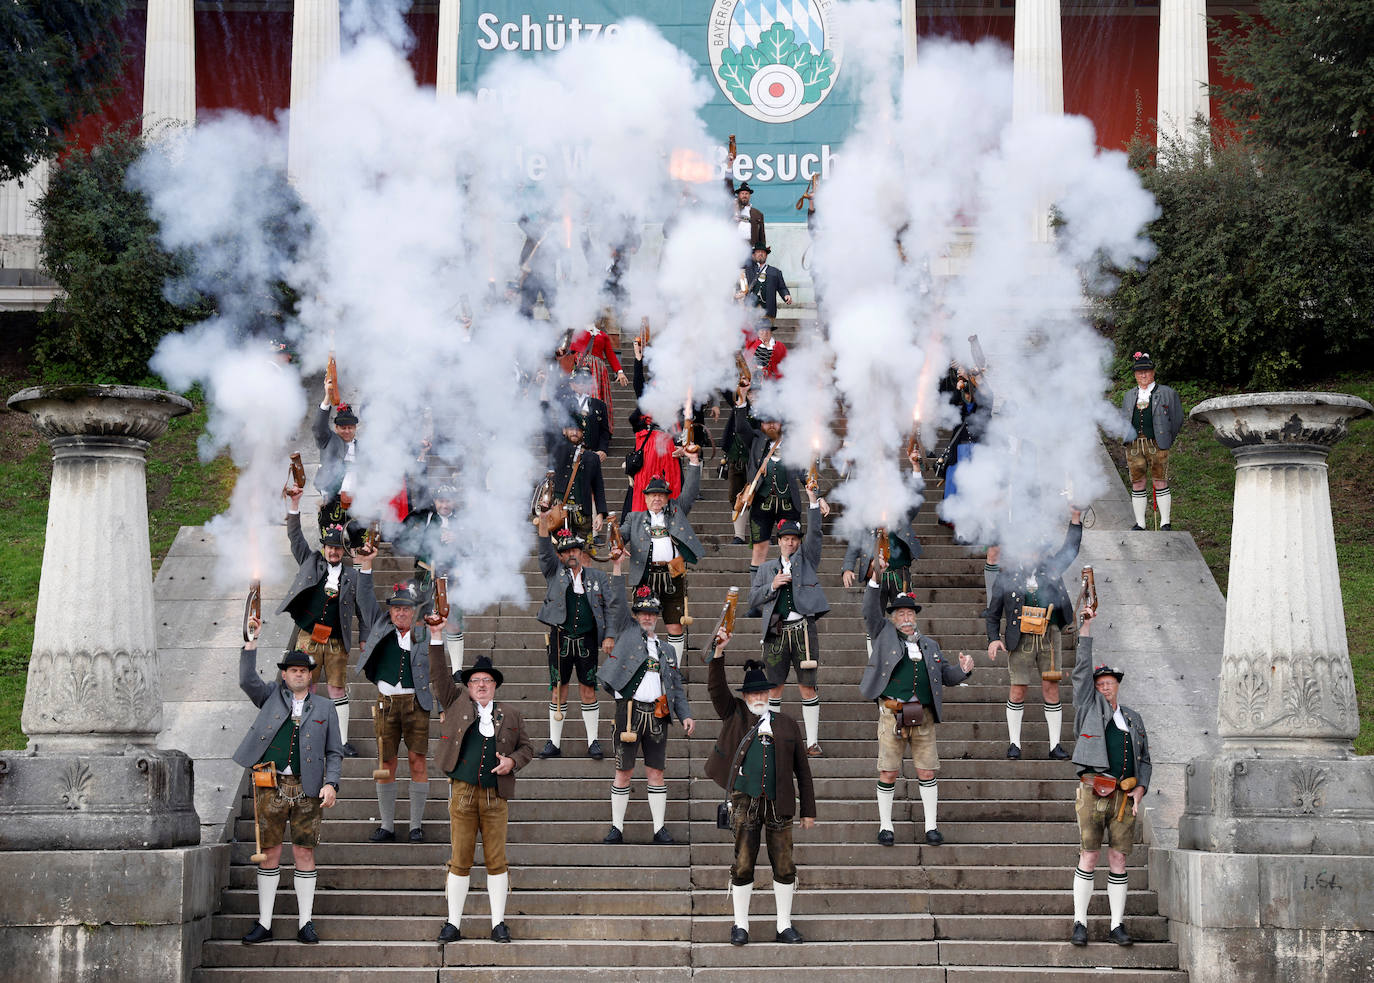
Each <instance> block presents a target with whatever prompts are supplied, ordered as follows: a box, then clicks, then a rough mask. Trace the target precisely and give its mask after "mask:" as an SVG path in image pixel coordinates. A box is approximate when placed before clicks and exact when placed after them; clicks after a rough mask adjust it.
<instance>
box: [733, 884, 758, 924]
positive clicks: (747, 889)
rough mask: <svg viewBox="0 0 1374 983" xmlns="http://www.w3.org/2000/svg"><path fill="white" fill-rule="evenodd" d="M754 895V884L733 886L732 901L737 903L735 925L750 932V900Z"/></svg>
mask: <svg viewBox="0 0 1374 983" xmlns="http://www.w3.org/2000/svg"><path fill="white" fill-rule="evenodd" d="M753 893H754V885H753V884H731V885H730V899H731V900H732V901H734V903H735V924H736V925H738V926H739V927H740V928H742V929H744V930H745V931H746V932H747V931H749V898H750V896H751V895H753Z"/></svg>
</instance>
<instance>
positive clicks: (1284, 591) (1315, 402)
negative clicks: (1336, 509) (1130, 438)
mask: <svg viewBox="0 0 1374 983" xmlns="http://www.w3.org/2000/svg"><path fill="white" fill-rule="evenodd" d="M1370 411H1371V407H1370V405H1369V404H1368V403H1366V402H1365V401H1364V400H1362V399H1357V398H1355V397H1353V396H1342V395H1337V394H1329V393H1256V394H1249V395H1241V396H1227V397H1222V398H1220V399H1209V400H1207V401H1206V402H1204V403H1202V404H1201V405H1199V406H1198V407H1197V408H1196V409H1194V410H1193V412H1192V415H1193V416H1194V417H1197V418H1199V419H1202V420H1206V421H1207V422H1208V423H1211V424H1212V425H1213V426H1214V427H1216V430H1217V439H1218V440H1220V441H1221V442H1222V443H1223V444H1224V445H1226V446H1227V447H1228V448H1230V449H1231V451H1232V453H1233V454H1235V456H1236V491H1235V519H1234V524H1233V528H1232V534H1231V567H1230V585H1229V590H1228V591H1227V603H1226V635H1225V643H1224V649H1223V656H1222V670H1221V693H1220V696H1219V705H1218V717H1219V726H1220V734H1221V737H1222V751H1221V754H1220V755H1219V756H1218V757H1217V758H1215V759H1199V760H1197V761H1194V762H1193V764H1192V765H1191V766H1190V768H1189V772H1190V778H1189V786H1188V811H1187V813H1185V815H1184V817H1183V821H1182V823H1181V824H1180V829H1179V835H1180V841H1181V842H1180V845H1181V846H1183V847H1184V848H1185V849H1189V848H1191V849H1201V850H1214V851H1215V850H1220V851H1229V852H1237V853H1288V852H1292V853H1331V854H1335V853H1340V854H1367V855H1368V854H1374V836H1371V835H1370V832H1369V831H1370V828H1371V827H1370V825H1369V823H1370V821H1371V820H1374V786H1371V784H1370V778H1374V768H1371V767H1369V766H1370V765H1374V762H1360V761H1358V760H1357V759H1356V758H1355V756H1354V751H1353V749H1352V741H1353V740H1354V738H1355V737H1356V735H1358V733H1359V729H1360V725H1359V712H1358V709H1357V707H1356V702H1355V686H1354V679H1353V676H1352V674H1351V669H1350V652H1349V649H1348V647H1347V643H1346V634H1345V613H1344V611H1343V609H1342V606H1341V592H1340V576H1339V573H1338V571H1337V567H1336V541H1335V536H1334V534H1333V531H1332V525H1331V497H1330V491H1329V488H1328V485H1327V473H1326V471H1327V469H1326V458H1327V455H1328V454H1329V453H1330V451H1331V447H1332V445H1334V444H1335V443H1336V442H1337V441H1338V440H1340V439H1341V438H1342V437H1344V436H1345V434H1346V428H1347V426H1348V424H1349V422H1350V421H1351V420H1354V419H1358V418H1360V417H1362V416H1365V415H1367V414H1368V413H1370Z"/></svg>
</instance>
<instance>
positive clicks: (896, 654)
mask: <svg viewBox="0 0 1374 983" xmlns="http://www.w3.org/2000/svg"><path fill="white" fill-rule="evenodd" d="M875 567H876V574H877V577H881V576H882V572H883V567H884V564H883V559H882V557H878V558H877V560H876V562H875ZM883 610H884V605H883V601H882V589H881V588H880V587H879V586H878V579H877V578H876V577H875V578H874V579H872V580H869V582H868V588H867V589H866V590H865V591H864V605H863V611H864V627H865V628H866V629H867V631H868V634H869V636H870V637H871V638H872V639H873V653H872V654H871V655H870V656H869V657H868V665H867V666H866V667H865V668H864V675H863V679H861V680H860V681H859V692H860V693H862V694H863V697H864V699H866V700H873V701H875V702H876V703H877V704H878V842H879V843H880V844H882V845H883V846H892V844H893V843H894V842H895V840H896V836H895V833H894V830H893V826H892V800H893V799H894V798H895V797H896V794H897V776H899V775H900V774H901V773H902V758H903V757H904V756H905V754H906V752H907V750H908V749H910V752H911V763H912V764H913V765H914V766H915V767H916V781H917V783H918V784H919V786H920V790H921V808H922V811H923V812H924V815H925V828H926V833H925V840H926V842H927V843H929V844H930V845H931V846H939V845H940V844H941V843H943V842H944V841H945V838H944V836H943V835H942V834H941V833H940V827H939V824H938V823H937V822H936V809H937V807H938V805H939V801H940V786H939V782H938V781H937V780H936V778H935V773H936V772H937V771H939V770H940V755H939V752H938V750H937V748H936V744H935V725H936V724H938V723H939V722H940V720H941V718H942V716H943V715H944V691H945V687H946V686H958V685H959V684H960V683H962V682H963V681H964V680H965V679H967V678H968V677H969V675H970V674H971V673H972V672H973V656H971V655H969V654H967V653H963V652H961V653H960V654H959V664H958V665H957V666H956V665H953V664H952V663H950V661H949V660H948V659H947V658H945V656H944V653H943V652H941V651H940V646H939V645H937V644H936V643H935V639H933V638H931V637H930V636H929V635H922V634H921V633H920V632H919V631H918V630H917V628H916V615H917V613H918V612H919V611H920V610H921V606H920V605H919V604H917V603H916V598H914V597H913V596H912V595H911V594H909V593H903V594H898V595H897V596H896V597H894V598H893V599H892V602H891V603H890V604H889V605H887V606H886V610H887V613H888V615H889V617H888V618H884V617H883ZM904 704H914V705H913V706H911V707H909V708H908V711H909V715H910V717H919V718H920V719H919V720H913V721H912V722H911V723H909V725H908V726H906V727H902V726H900V720H899V717H898V714H899V713H901V712H902V710H903V705H904ZM917 706H919V708H920V709H919V711H918V710H917V709H916V707H917Z"/></svg>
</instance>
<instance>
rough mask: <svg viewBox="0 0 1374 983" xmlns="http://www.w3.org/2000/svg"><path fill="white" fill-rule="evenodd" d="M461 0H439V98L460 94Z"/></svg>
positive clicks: (437, 86) (437, 66)
mask: <svg viewBox="0 0 1374 983" xmlns="http://www.w3.org/2000/svg"><path fill="white" fill-rule="evenodd" d="M458 28H459V0H439V52H438V63H437V64H436V66H435V75H434V90H435V92H436V94H437V95H438V96H439V98H441V99H442V98H444V97H446V96H456V95H458V69H459V65H458V44H459V40H460V38H459V29H458Z"/></svg>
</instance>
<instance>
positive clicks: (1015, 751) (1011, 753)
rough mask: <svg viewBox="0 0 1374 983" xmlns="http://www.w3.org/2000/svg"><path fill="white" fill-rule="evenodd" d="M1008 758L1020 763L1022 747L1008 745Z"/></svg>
mask: <svg viewBox="0 0 1374 983" xmlns="http://www.w3.org/2000/svg"><path fill="white" fill-rule="evenodd" d="M1007 757H1008V758H1010V759H1011V760H1012V761H1019V760H1020V759H1021V745H1019V744H1008V745H1007Z"/></svg>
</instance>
